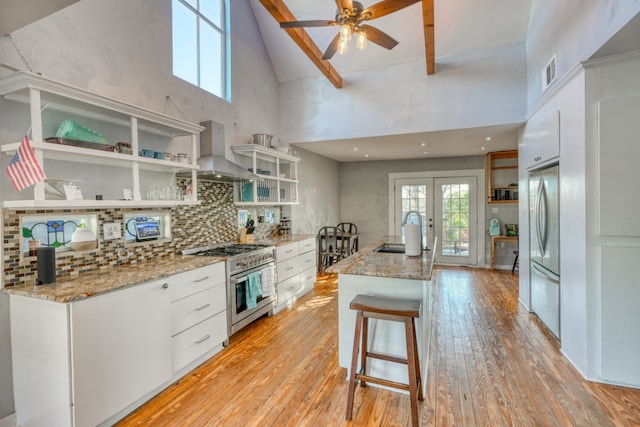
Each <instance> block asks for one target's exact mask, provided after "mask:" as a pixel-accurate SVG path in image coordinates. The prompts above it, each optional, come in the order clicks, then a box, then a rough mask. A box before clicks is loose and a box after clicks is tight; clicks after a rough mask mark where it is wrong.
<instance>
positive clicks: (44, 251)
mask: <svg viewBox="0 0 640 427" xmlns="http://www.w3.org/2000/svg"><path fill="white" fill-rule="evenodd" d="M37 257H38V279H37V280H36V285H49V284H52V283H56V248H48V247H47V248H38V249H37Z"/></svg>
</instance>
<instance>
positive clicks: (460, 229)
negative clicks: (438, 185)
mask: <svg viewBox="0 0 640 427" xmlns="http://www.w3.org/2000/svg"><path fill="white" fill-rule="evenodd" d="M442 253H443V254H445V255H452V256H469V185H468V184H447V185H443V186H442Z"/></svg>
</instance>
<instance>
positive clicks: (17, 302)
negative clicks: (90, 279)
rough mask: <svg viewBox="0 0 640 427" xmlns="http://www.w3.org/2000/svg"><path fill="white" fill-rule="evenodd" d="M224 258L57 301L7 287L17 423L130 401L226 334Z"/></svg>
mask: <svg viewBox="0 0 640 427" xmlns="http://www.w3.org/2000/svg"><path fill="white" fill-rule="evenodd" d="M225 278H226V273H225V264H224V262H220V263H216V264H213V265H210V266H207V267H202V268H199V269H195V270H191V271H188V272H185V273H180V274H177V275H174V276H170V277H167V278H165V279H162V280H157V281H153V282H149V283H145V284H141V285H137V286H131V287H128V288H124V289H121V290H118V291H114V292H110V293H106V294H102V295H98V296H95V297H91V298H87V299H84V300H80V301H76V302H72V303H68V304H64V303H57V302H53V301H48V300H44V299H38V298H30V297H25V296H20V295H15V294H11V295H10V298H11V299H10V304H11V325H12V327H11V340H12V357H13V361H14V363H13V374H14V377H13V378H14V395H15V408H16V417H17V422H18V425H21V426H50V425H55V426H94V425H97V424H100V423H102V422H105V421H107V423H111V421H114V420H115V419H117V418H118V417H119V416H122V415H124V414H125V413H126V412H128V411H130V410H132V409H134V408H135V407H136V406H138V405H139V404H141V403H142V402H143V401H145V400H146V399H148V398H150V397H151V396H152V395H153V394H154V393H156V392H158V391H160V390H161V389H162V388H163V387H166V386H168V385H169V384H171V383H172V382H174V381H176V380H177V379H179V378H180V376H181V375H183V374H184V373H185V371H186V370H187V369H192V368H194V367H195V366H197V364H198V363H201V362H202V361H203V360H204V359H205V358H206V357H210V356H211V355H213V354H215V352H216V351H219V350H221V349H222V347H223V342H224V341H225V340H226V339H227V317H226V294H225V292H226V285H225Z"/></svg>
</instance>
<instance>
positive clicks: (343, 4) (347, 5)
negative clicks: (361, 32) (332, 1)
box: [336, 0, 353, 12]
mask: <svg viewBox="0 0 640 427" xmlns="http://www.w3.org/2000/svg"><path fill="white" fill-rule="evenodd" d="M336 6H338V11H339V12H342V11H343V10H345V9H347V10H349V11H352V10H353V1H352V0H336Z"/></svg>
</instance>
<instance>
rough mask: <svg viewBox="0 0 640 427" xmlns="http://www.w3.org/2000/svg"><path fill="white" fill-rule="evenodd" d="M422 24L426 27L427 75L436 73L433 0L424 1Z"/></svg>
mask: <svg viewBox="0 0 640 427" xmlns="http://www.w3.org/2000/svg"><path fill="white" fill-rule="evenodd" d="M422 22H423V25H424V51H425V58H426V60H427V61H426V62H427V74H435V72H436V52H435V50H436V41H435V19H434V16H433V0H422Z"/></svg>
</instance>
